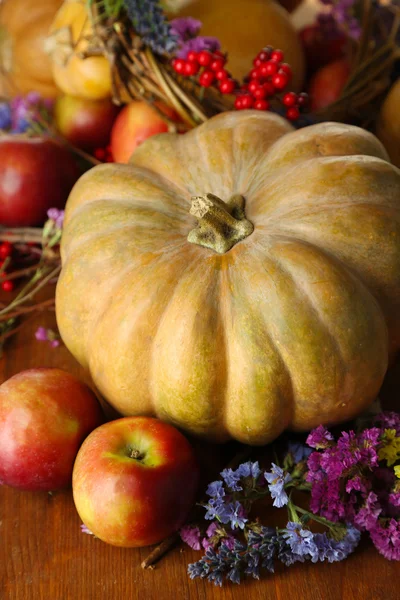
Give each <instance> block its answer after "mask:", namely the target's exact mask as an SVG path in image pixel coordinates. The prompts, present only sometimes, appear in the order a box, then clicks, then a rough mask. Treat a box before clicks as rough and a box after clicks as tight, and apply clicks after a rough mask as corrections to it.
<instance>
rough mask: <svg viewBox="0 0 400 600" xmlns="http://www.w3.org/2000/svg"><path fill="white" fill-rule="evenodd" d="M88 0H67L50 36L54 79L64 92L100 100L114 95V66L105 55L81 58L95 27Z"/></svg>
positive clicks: (54, 22) (53, 24)
mask: <svg viewBox="0 0 400 600" xmlns="http://www.w3.org/2000/svg"><path fill="white" fill-rule="evenodd" d="M87 6H88V5H87V1H86V0H64V3H63V5H62V6H61V8H60V10H59V11H58V12H57V14H56V16H55V18H54V20H53V22H52V24H51V27H50V36H49V38H48V52H49V54H50V56H51V59H52V68H53V76H54V80H55V82H56V83H57V85H58V87H59V88H60V90H61V91H62V92H64V94H69V95H70V96H79V97H80V98H90V99H92V100H100V99H102V98H108V97H110V96H111V69H110V64H109V62H108V60H107V59H106V58H105V57H104V56H90V57H87V58H82V57H81V56H80V54H81V53H85V52H86V51H88V49H89V47H90V40H91V38H92V37H93V28H92V24H91V20H90V17H89V13H88V9H87Z"/></svg>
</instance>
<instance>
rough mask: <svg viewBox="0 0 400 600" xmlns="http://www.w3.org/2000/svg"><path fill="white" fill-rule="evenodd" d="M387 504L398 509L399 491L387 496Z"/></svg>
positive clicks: (399, 501) (399, 502)
mask: <svg viewBox="0 0 400 600" xmlns="http://www.w3.org/2000/svg"><path fill="white" fill-rule="evenodd" d="M389 502H390V504H392V505H393V506H396V507H397V508H400V490H399V491H396V492H392V493H391V494H389Z"/></svg>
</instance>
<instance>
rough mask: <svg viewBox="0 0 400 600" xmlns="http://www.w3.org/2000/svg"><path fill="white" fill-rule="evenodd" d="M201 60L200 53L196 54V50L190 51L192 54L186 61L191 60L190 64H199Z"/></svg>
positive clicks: (188, 55)
mask: <svg viewBox="0 0 400 600" xmlns="http://www.w3.org/2000/svg"><path fill="white" fill-rule="evenodd" d="M198 58H199V53H198V52H195V51H194V50H190V52H188V53H187V56H186V59H187V60H189V61H190V62H197V61H198Z"/></svg>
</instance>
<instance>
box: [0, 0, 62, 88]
mask: <svg viewBox="0 0 400 600" xmlns="http://www.w3.org/2000/svg"><path fill="white" fill-rule="evenodd" d="M61 4H62V0H40V1H39V0H3V2H0V95H4V96H15V95H17V94H26V93H28V92H31V91H37V92H39V93H40V94H42V95H43V96H44V97H47V98H53V97H55V96H56V95H57V88H56V86H55V84H54V82H53V76H52V72H51V62H50V59H49V57H48V56H47V54H46V51H45V41H46V37H47V34H48V29H49V27H50V23H51V22H52V20H53V18H54V15H55V13H56V12H57V10H58V9H59V7H60V6H61Z"/></svg>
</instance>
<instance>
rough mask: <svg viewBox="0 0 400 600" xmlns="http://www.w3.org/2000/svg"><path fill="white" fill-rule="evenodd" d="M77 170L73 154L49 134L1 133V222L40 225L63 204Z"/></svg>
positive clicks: (5, 223)
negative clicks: (47, 215)
mask: <svg viewBox="0 0 400 600" xmlns="http://www.w3.org/2000/svg"><path fill="white" fill-rule="evenodd" d="M79 175H80V172H79V169H78V166H77V164H76V162H75V160H74V157H73V156H72V154H71V153H70V152H69V150H67V148H65V147H64V146H63V145H62V144H61V143H59V142H57V141H56V140H54V139H52V138H48V137H31V138H30V137H26V136H23V135H5V136H2V137H0V225H6V226H7V227H25V226H33V225H41V224H42V223H43V222H44V221H45V220H46V214H47V211H48V209H49V208H53V207H54V208H64V206H65V203H66V201H67V198H68V195H69V192H70V191H71V189H72V186H73V185H74V183H75V182H76V180H77V179H78V178H79Z"/></svg>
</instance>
